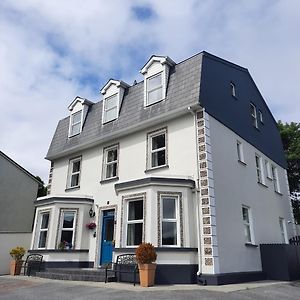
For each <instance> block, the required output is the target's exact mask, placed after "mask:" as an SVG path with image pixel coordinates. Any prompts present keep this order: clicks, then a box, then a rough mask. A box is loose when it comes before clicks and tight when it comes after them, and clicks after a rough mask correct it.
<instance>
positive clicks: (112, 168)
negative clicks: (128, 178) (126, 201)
mask: <svg viewBox="0 0 300 300" xmlns="http://www.w3.org/2000/svg"><path fill="white" fill-rule="evenodd" d="M116 176H117V164H116V163H115V164H111V165H108V166H107V167H106V178H112V177H116Z"/></svg>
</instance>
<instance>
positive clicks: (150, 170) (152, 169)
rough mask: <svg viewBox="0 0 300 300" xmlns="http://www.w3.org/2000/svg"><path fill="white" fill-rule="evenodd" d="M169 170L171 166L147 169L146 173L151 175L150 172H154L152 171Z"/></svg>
mask: <svg viewBox="0 0 300 300" xmlns="http://www.w3.org/2000/svg"><path fill="white" fill-rule="evenodd" d="M168 168H169V165H163V166H159V167H155V168H151V169H147V170H145V171H144V172H145V173H149V172H152V171H156V170H161V169H168Z"/></svg>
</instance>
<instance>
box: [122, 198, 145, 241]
mask: <svg viewBox="0 0 300 300" xmlns="http://www.w3.org/2000/svg"><path fill="white" fill-rule="evenodd" d="M143 224H144V201H143V200H142V199H134V200H129V201H128V202H127V239H126V245H127V246H138V245H139V244H140V243H142V240H143Z"/></svg>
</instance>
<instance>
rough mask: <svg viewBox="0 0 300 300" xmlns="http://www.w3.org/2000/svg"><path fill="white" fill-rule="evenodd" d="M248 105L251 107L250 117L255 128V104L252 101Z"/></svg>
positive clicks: (256, 123) (256, 124)
mask: <svg viewBox="0 0 300 300" xmlns="http://www.w3.org/2000/svg"><path fill="white" fill-rule="evenodd" d="M250 107H251V119H252V125H253V126H254V127H255V128H258V122H257V111H256V106H255V105H254V104H253V103H250Z"/></svg>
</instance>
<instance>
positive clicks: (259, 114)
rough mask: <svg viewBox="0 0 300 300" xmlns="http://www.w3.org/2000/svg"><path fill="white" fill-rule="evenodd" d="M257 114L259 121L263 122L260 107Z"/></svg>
mask: <svg viewBox="0 0 300 300" xmlns="http://www.w3.org/2000/svg"><path fill="white" fill-rule="evenodd" d="M258 116H259V121H260V123H262V124H263V123H264V117H263V113H262V111H261V110H260V109H259V110H258Z"/></svg>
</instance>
